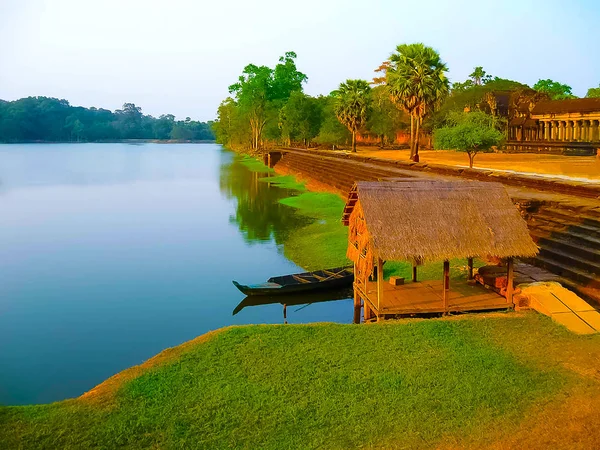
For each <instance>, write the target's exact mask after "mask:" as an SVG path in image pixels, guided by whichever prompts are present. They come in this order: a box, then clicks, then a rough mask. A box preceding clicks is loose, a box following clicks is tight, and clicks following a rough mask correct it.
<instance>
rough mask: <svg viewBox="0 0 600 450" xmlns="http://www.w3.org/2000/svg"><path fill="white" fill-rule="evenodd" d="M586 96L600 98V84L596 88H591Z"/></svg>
mask: <svg viewBox="0 0 600 450" xmlns="http://www.w3.org/2000/svg"><path fill="white" fill-rule="evenodd" d="M585 96H586V97H587V98H600V85H598V87H596V88H589V89H588V91H587V94H586V95H585Z"/></svg>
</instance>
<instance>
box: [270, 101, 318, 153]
mask: <svg viewBox="0 0 600 450" xmlns="http://www.w3.org/2000/svg"><path fill="white" fill-rule="evenodd" d="M322 120H323V114H322V111H321V105H320V104H319V102H318V100H317V99H316V98H313V97H311V96H309V95H306V94H304V93H302V92H299V91H295V92H292V93H291V95H290V98H289V100H288V101H287V103H286V104H285V106H284V107H283V108H281V110H280V116H279V124H280V129H281V134H282V137H283V138H284V141H287V143H288V145H289V143H290V141H291V140H297V141H301V142H302V143H303V144H304V146H306V147H307V148H308V146H309V145H310V142H311V140H312V139H313V138H314V137H316V136H317V134H319V130H320V128H321V123H322Z"/></svg>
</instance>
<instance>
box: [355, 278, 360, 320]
mask: <svg viewBox="0 0 600 450" xmlns="http://www.w3.org/2000/svg"><path fill="white" fill-rule="evenodd" d="M354 323H360V296H359V295H358V291H357V289H356V287H355V288H354Z"/></svg>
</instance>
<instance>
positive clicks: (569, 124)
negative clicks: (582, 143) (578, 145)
mask: <svg viewBox="0 0 600 450" xmlns="http://www.w3.org/2000/svg"><path fill="white" fill-rule="evenodd" d="M574 129H575V123H574V122H573V121H572V120H567V134H566V139H565V140H566V141H572V140H573V131H574Z"/></svg>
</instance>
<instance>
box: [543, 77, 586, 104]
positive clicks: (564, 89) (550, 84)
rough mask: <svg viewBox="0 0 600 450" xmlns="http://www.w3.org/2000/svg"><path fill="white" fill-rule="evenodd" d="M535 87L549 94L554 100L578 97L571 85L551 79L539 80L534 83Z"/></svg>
mask: <svg viewBox="0 0 600 450" xmlns="http://www.w3.org/2000/svg"><path fill="white" fill-rule="evenodd" d="M533 89H535V90H536V91H538V92H543V93H545V94H548V95H549V96H550V98H551V99H552V100H565V99H569V98H577V97H576V96H574V95H573V93H572V92H571V91H572V89H571V86H569V85H566V84H562V83H559V82H558V81H553V80H550V79H548V80H539V81H538V82H537V83H535V84H534V85H533Z"/></svg>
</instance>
